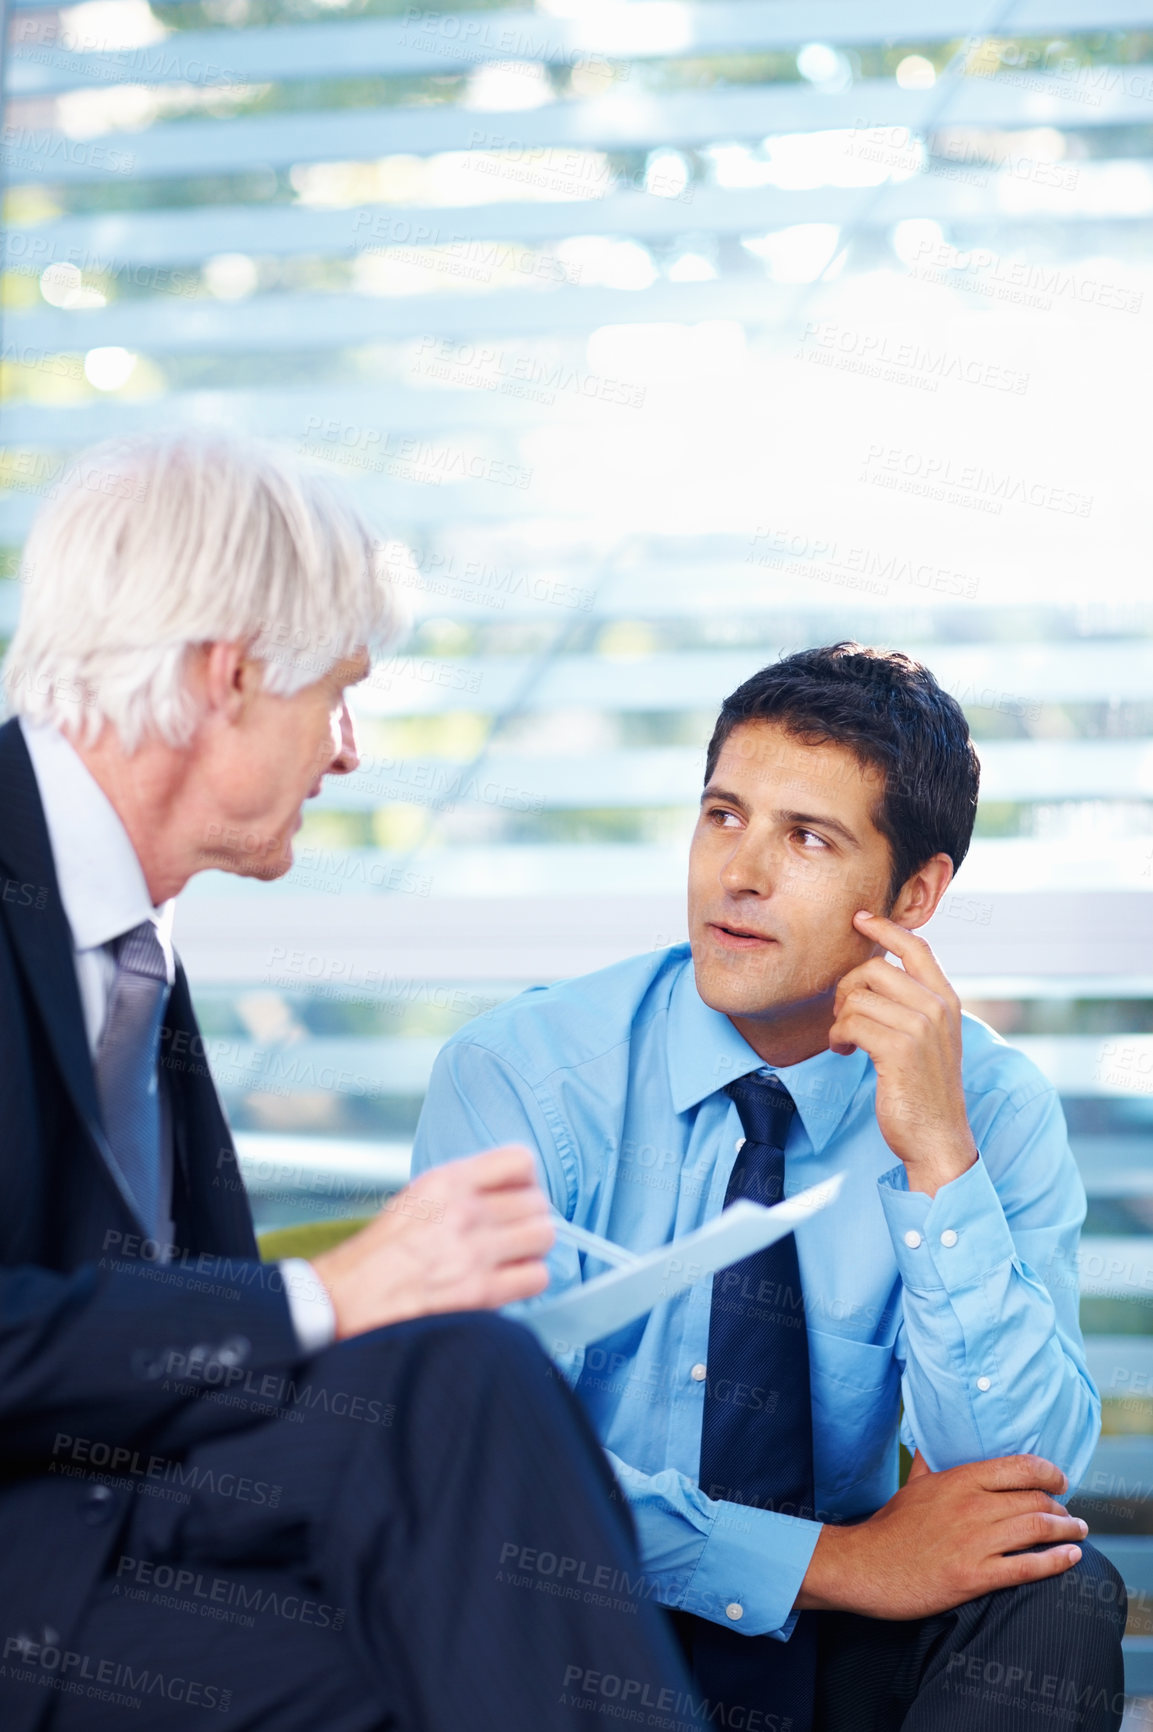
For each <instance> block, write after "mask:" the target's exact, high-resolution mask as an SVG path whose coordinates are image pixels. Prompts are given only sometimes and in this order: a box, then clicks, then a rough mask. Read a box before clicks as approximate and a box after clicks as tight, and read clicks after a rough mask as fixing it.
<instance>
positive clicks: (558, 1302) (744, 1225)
mask: <svg viewBox="0 0 1153 1732" xmlns="http://www.w3.org/2000/svg"><path fill="white" fill-rule="evenodd" d="M840 1188H841V1174H840V1173H836V1174H834V1176H833V1177H832V1178H831V1179H824V1180H822V1182H821V1183H820V1184H819V1185H811V1186H810V1187H809V1189H808V1190H807V1191H801V1192H799V1193H798V1194H797V1196H795V1197H789V1198H788V1199H787V1200H786V1201H785V1202H783V1203H777V1204H776V1205H775V1206H774V1207H773V1208H771V1209H766V1208H763V1207H762V1206H761V1204H759V1203H749V1202H740V1203H733V1204H732V1206H731V1207H730V1208H728V1209H725V1210H724V1211H723V1212H722V1213H721V1214H720V1215H718V1216H717V1217H716V1219H715V1220H714V1221H709V1222H707V1223H706V1225H705V1226H703V1227H698V1228H697V1229H696V1231H695V1232H693V1233H686V1234H684V1235H683V1237H682V1238H680V1239H674V1240H673V1241H672V1243H671V1244H670V1245H662V1246H661V1247H660V1249H659V1250H657V1251H650V1252H649V1253H648V1254H647V1256H643V1257H640V1258H638V1260H637V1262H636V1263H634V1264H633V1265H632V1266H631V1267H630V1268H625V1269H612V1270H610V1271H609V1273H608V1274H607V1275H597V1276H595V1277H594V1279H593V1280H591V1281H584V1282H582V1283H581V1285H580V1286H579V1287H570V1288H569V1289H568V1290H567V1291H566V1292H564V1293H561V1294H559V1295H558V1297H557V1298H555V1299H548V1298H545V1299H543V1300H542V1301H541V1302H540V1303H539V1304H536V1305H533V1306H531V1307H530V1308H528V1309H526V1310H524V1311H521V1310H520V1309H519V1307H518V1310H517V1313H516V1315H517V1317H518V1319H519V1321H520V1322H522V1323H524V1324H525V1325H526V1327H527V1328H529V1329H531V1330H533V1331H534V1332H535V1334H536V1335H537V1336H539V1338H540V1340H541V1342H542V1343H543V1344H544V1346H545V1348H546V1349H547V1350H548V1352H549V1353H552V1354H554V1355H559V1354H562V1353H566V1352H569V1351H571V1350H572V1349H573V1348H576V1347H585V1346H587V1345H588V1343H589V1342H590V1341H599V1340H601V1339H602V1338H603V1337H604V1336H606V1335H612V1334H614V1333H615V1331H616V1330H618V1329H623V1328H624V1326H625V1324H626V1323H631V1322H632V1321H633V1319H634V1318H635V1317H642V1316H643V1315H644V1314H645V1312H646V1311H651V1310H652V1308H653V1306H654V1305H659V1304H660V1303H661V1301H662V1300H665V1299H671V1298H673V1297H674V1295H675V1294H677V1293H680V1292H683V1290H684V1289H685V1288H686V1287H691V1286H692V1285H693V1283H694V1282H695V1281H703V1280H704V1279H705V1278H706V1276H709V1275H714V1274H715V1273H716V1271H717V1270H718V1269H724V1268H727V1266H728V1265H729V1264H730V1263H739V1262H740V1261H741V1260H742V1258H744V1257H751V1256H752V1254H753V1252H754V1251H761V1250H763V1249H764V1247H765V1246H766V1245H771V1244H773V1243H774V1241H775V1240H777V1239H783V1238H784V1236H785V1234H786V1233H791V1232H792V1231H793V1229H794V1228H795V1227H797V1226H799V1225H800V1224H801V1223H802V1222H804V1221H807V1220H808V1219H809V1218H810V1216H812V1215H814V1214H816V1212H817V1210H818V1209H824V1208H827V1207H828V1205H829V1204H830V1203H831V1202H832V1201H833V1198H834V1197H835V1196H836V1195H837V1193H838V1191H839V1190H840Z"/></svg>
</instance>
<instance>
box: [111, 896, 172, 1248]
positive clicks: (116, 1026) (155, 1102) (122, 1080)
mask: <svg viewBox="0 0 1153 1732" xmlns="http://www.w3.org/2000/svg"><path fill="white" fill-rule="evenodd" d="M113 950H114V954H115V957H116V978H115V980H114V981H113V983H112V991H111V993H110V995H109V999H108V1013H107V1015H106V1017H105V1019H104V1030H103V1033H102V1034H101V1037H100V1045H99V1047H98V1049H97V1053H96V1088H97V1093H98V1094H99V1096H100V1110H101V1114H102V1116H103V1119H104V1131H105V1134H106V1136H107V1138H108V1144H109V1147H110V1148H111V1150H112V1155H113V1159H114V1160H115V1162H116V1165H117V1166H118V1168H119V1169H120V1173H121V1176H122V1177H123V1179H124V1182H125V1184H126V1186H127V1187H128V1190H129V1191H130V1192H131V1195H132V1199H133V1202H134V1203H135V1206H136V1213H137V1215H138V1217H139V1219H140V1223H141V1225H142V1226H143V1228H144V1231H145V1232H146V1233H147V1234H148V1236H149V1237H150V1238H155V1237H157V1236H158V1235H159V1234H160V1233H161V1231H162V1225H163V1223H162V1220H161V1215H162V1208H161V1204H162V1198H161V1195H160V1191H161V1150H160V1091H159V1087H158V1077H157V1061H158V1059H159V1055H160V1027H161V1024H162V1023H163V1021H164V1010H165V1006H166V1005H167V1003H168V992H169V986H170V972H169V962H168V957H167V955H166V953H165V950H164V947H163V945H162V944H161V942H160V939H159V937H158V936H157V932H156V927H155V926H154V925H153V923H152V921H151V920H145V921H142V922H141V924H140V925H139V926H134V927H133V928H132V930H131V932H125V933H124V934H123V935H122V936H121V937H120V938H118V939H117V940H116V943H115V945H114V947H113Z"/></svg>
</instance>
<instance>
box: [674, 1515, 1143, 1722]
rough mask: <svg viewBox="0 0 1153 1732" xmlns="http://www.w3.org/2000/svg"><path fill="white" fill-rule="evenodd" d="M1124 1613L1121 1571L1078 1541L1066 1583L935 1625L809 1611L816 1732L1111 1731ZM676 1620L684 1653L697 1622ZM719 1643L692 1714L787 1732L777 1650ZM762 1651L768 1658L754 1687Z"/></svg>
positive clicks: (1019, 1593)
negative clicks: (1077, 1555) (1079, 1551)
mask: <svg viewBox="0 0 1153 1732" xmlns="http://www.w3.org/2000/svg"><path fill="white" fill-rule="evenodd" d="M1125 1610H1126V1600H1125V1588H1124V1585H1123V1583H1122V1581H1121V1578H1120V1576H1119V1575H1118V1574H1117V1571H1116V1570H1115V1569H1114V1568H1113V1565H1112V1564H1111V1563H1110V1562H1109V1561H1108V1559H1107V1558H1105V1557H1103V1556H1102V1555H1101V1553H1100V1552H1098V1551H1096V1550H1095V1549H1094V1547H1093V1546H1091V1545H1087V1544H1084V1543H1082V1555H1081V1561H1080V1563H1079V1564H1076V1565H1075V1566H1074V1567H1073V1569H1071V1570H1069V1571H1067V1572H1066V1573H1065V1574H1064V1575H1062V1576H1053V1577H1050V1578H1048V1579H1047V1580H1046V1581H1043V1582H1030V1583H1026V1584H1025V1585H1023V1586H1021V1587H1017V1588H1003V1589H1001V1590H999V1591H998V1592H997V1593H994V1594H986V1595H984V1596H982V1598H980V1599H977V1600H970V1601H968V1602H967V1603H966V1604H965V1605H962V1606H958V1607H957V1608H956V1610H955V1611H952V1612H943V1613H941V1614H940V1615H938V1616H936V1617H931V1618H916V1619H912V1620H909V1621H907V1622H906V1621H902V1622H896V1621H893V1622H890V1621H888V1620H885V1619H881V1618H864V1617H858V1616H857V1615H855V1614H854V1613H850V1612H807V1613H804V1614H802V1616H803V1618H806V1619H810V1620H812V1621H813V1623H814V1624H815V1627H816V1641H817V1683H816V1692H815V1699H814V1702H813V1715H812V1726H813V1732H898V1729H900V1732H1021V1729H1024V1728H1043V1729H1044V1732H1116V1729H1117V1727H1119V1726H1120V1724H1121V1717H1122V1713H1123V1711H1124V1706H1125V1697H1124V1691H1125V1684H1124V1671H1123V1667H1122V1661H1121V1636H1122V1633H1123V1631H1124V1628H1125ZM672 1616H673V1623H674V1628H675V1629H676V1632H677V1634H678V1637H679V1639H680V1641H681V1643H682V1647H683V1648H684V1650H685V1653H686V1655H689V1656H691V1654H692V1651H693V1647H694V1635H695V1633H696V1632H695V1626H697V1625H698V1624H699V1623H700V1622H701V1620H699V1619H697V1618H694V1617H690V1616H688V1615H687V1614H685V1613H683V1612H674V1613H673V1614H672ZM718 1635H719V1638H720V1640H719V1641H717V1640H716V1639H714V1637H713V1634H712V1630H710V1631H709V1639H708V1641H707V1643H706V1644H704V1647H703V1652H704V1654H705V1656H706V1663H707V1665H708V1667H709V1675H704V1671H703V1668H700V1667H698V1668H697V1671H696V1676H695V1678H694V1684H695V1694H694V1697H693V1702H694V1703H695V1704H696V1709H697V1714H698V1717H699V1718H701V1719H703V1720H704V1721H705V1723H706V1724H712V1722H711V1721H710V1720H709V1719H708V1715H709V1714H714V1715H715V1716H716V1723H717V1724H718V1725H745V1726H757V1727H759V1728H760V1729H761V1732H792V1727H793V1726H795V1722H793V1721H792V1719H791V1715H790V1713H789V1711H788V1709H789V1706H790V1704H789V1701H788V1691H789V1685H788V1681H787V1678H786V1677H785V1676H784V1675H783V1674H782V1673H781V1671H780V1664H781V1660H780V1656H781V1651H782V1644H781V1643H779V1642H775V1641H774V1640H773V1639H772V1638H771V1637H767V1636H752V1637H749V1636H744V1637H742V1636H739V1635H738V1634H737V1633H736V1632H735V1631H732V1630H721V1629H719V1627H718ZM787 1649H788V1644H784V1650H785V1652H787ZM756 1651H759V1652H760V1653H762V1654H763V1655H764V1656H765V1666H764V1671H763V1673H762V1674H761V1680H762V1681H761V1685H760V1687H759V1688H758V1677H757V1660H756V1659H754V1658H753V1652H756ZM774 1679H776V1680H778V1682H776V1683H774V1682H773V1680H774ZM702 1698H707V1703H708V1705H707V1707H704V1706H703V1703H702ZM719 1703H721V1704H723V1707H721V1708H720V1709H719V1711H718V1704H719ZM738 1709H740V1710H743V1712H736V1710H738ZM758 1714H759V1718H755V1717H754V1716H755V1715H758ZM685 1718H686V1720H689V1719H690V1718H691V1716H689V1715H686V1716H685Z"/></svg>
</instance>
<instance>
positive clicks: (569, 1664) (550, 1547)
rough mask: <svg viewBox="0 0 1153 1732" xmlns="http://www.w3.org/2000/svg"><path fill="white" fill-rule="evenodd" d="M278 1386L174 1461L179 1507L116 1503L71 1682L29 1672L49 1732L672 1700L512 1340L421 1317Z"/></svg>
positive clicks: (457, 1729)
mask: <svg viewBox="0 0 1153 1732" xmlns="http://www.w3.org/2000/svg"><path fill="white" fill-rule="evenodd" d="M294 1384H295V1387H294V1390H293V1391H292V1392H291V1393H290V1394H289V1396H288V1398H287V1399H285V1398H284V1397H281V1398H280V1411H279V1412H278V1413H277V1415H276V1417H275V1418H272V1419H268V1418H264V1417H260V1418H258V1419H256V1420H255V1421H254V1424H253V1425H252V1426H251V1427H250V1428H247V1429H245V1430H244V1431H242V1432H240V1433H239V1434H235V1433H234V1434H233V1435H230V1436H228V1437H222V1438H220V1439H219V1440H216V1441H214V1442H213V1443H211V1444H210V1445H207V1446H198V1447H197V1448H196V1449H195V1451H194V1452H193V1453H192V1454H190V1455H189V1456H188V1458H187V1459H186V1461H185V1462H184V1463H183V1464H182V1467H181V1479H180V1481H179V1483H181V1484H183V1486H184V1487H185V1488H186V1495H187V1501H186V1502H178V1501H166V1500H165V1499H164V1498H157V1497H149V1496H140V1497H138V1498H136V1499H134V1500H133V1501H134V1505H135V1507H134V1509H133V1511H132V1514H131V1516H130V1518H129V1520H128V1522H127V1526H126V1528H125V1531H124V1534H123V1536H122V1540H121V1543H120V1545H119V1548H118V1553H117V1556H116V1558H115V1560H114V1564H113V1567H112V1568H111V1569H110V1571H109V1573H108V1577H107V1579H106V1580H105V1581H104V1582H103V1584H102V1586H101V1588H100V1590H99V1593H98V1595H97V1597H96V1599H95V1601H94V1602H93V1603H92V1604H91V1605H90V1607H89V1609H88V1611H87V1614H86V1617H85V1619H84V1621H83V1623H82V1626H81V1627H80V1629H79V1630H78V1631H77V1632H76V1634H75V1636H74V1637H71V1638H70V1639H69V1642H68V1643H67V1644H66V1645H67V1646H68V1647H69V1649H70V1650H71V1652H72V1655H73V1658H72V1660H71V1661H70V1663H69V1665H68V1666H67V1668H65V1667H64V1666H63V1665H62V1663H61V1662H60V1661H59V1660H56V1661H55V1665H54V1670H53V1671H51V1672H48V1673H45V1668H44V1664H43V1659H44V1656H43V1655H41V1656H40V1662H39V1664H38V1665H33V1666H32V1667H30V1668H25V1669H26V1670H28V1671H30V1672H31V1674H32V1676H31V1677H30V1678H29V1680H28V1681H27V1688H29V1689H32V1690H38V1691H39V1692H40V1693H41V1695H42V1696H43V1699H44V1703H45V1712H46V1715H47V1719H46V1724H47V1725H49V1726H50V1727H51V1728H52V1729H53V1732H114V1729H115V1732H123V1728H124V1727H131V1726H139V1727H140V1728H141V1729H142V1732H167V1729H169V1728H171V1729H172V1732H176V1729H180V1732H205V1729H206V1728H208V1727H225V1728H230V1729H231V1732H258V1729H260V1732H273V1729H275V1732H376V1729H383V1728H386V1727H387V1728H397V1729H398V1732H461V1729H462V1728H465V1727H467V1728H469V1732H551V1729H552V1728H556V1729H558V1732H568V1729H575V1728H578V1727H579V1728H585V1727H591V1726H592V1725H594V1724H600V1723H601V1722H598V1720H597V1708H598V1707H599V1705H600V1703H601V1700H602V1696H601V1694H600V1691H599V1681H600V1680H603V1679H604V1678H605V1677H606V1676H607V1677H619V1678H620V1679H621V1681H622V1683H621V1688H623V1686H624V1683H625V1682H626V1681H629V1680H631V1681H633V1683H634V1684H635V1686H636V1688H635V1689H633V1690H630V1692H629V1694H638V1693H641V1692H642V1691H644V1690H647V1691H648V1692H649V1694H650V1697H655V1696H657V1695H659V1693H660V1692H661V1691H662V1690H670V1689H672V1690H676V1689H682V1690H683V1689H684V1688H685V1687H686V1677H685V1674H684V1672H683V1669H682V1665H681V1661H680V1657H679V1655H678V1653H677V1650H676V1645H675V1643H674V1642H673V1641H672V1640H671V1638H670V1636H669V1633H668V1629H667V1626H666V1623H665V1620H664V1618H663V1617H662V1615H661V1613H660V1612H659V1610H658V1609H657V1608H656V1607H655V1606H654V1605H653V1603H652V1602H651V1600H648V1599H646V1598H645V1596H644V1593H643V1589H642V1586H641V1583H640V1571H639V1566H638V1563H637V1559H636V1552H635V1549H634V1543H633V1534H632V1524H631V1518H630V1516H629V1513H628V1508H627V1505H626V1504H625V1503H624V1501H623V1499H622V1498H621V1496H620V1494H619V1492H618V1491H617V1488H616V1486H615V1483H614V1481H613V1479H612V1476H611V1474H610V1473H609V1471H608V1469H607V1466H606V1465H605V1463H604V1458H603V1455H602V1452H601V1449H600V1446H599V1444H598V1443H597V1441H596V1439H595V1437H594V1435H593V1433H592V1431H591V1429H590V1428H589V1426H588V1423H587V1421H586V1420H585V1419H584V1416H583V1414H582V1412H581V1410H580V1409H579V1407H578V1406H577V1404H576V1402H575V1400H574V1398H573V1397H572V1396H571V1394H570V1392H569V1390H568V1389H567V1387H566V1385H565V1383H564V1381H563V1379H561V1377H560V1376H559V1375H558V1374H557V1373H556V1372H555V1371H554V1369H553V1367H552V1366H551V1365H550V1364H549V1362H548V1361H547V1360H546V1359H545V1357H544V1355H543V1354H542V1353H541V1351H540V1349H539V1348H538V1346H537V1344H536V1342H535V1341H534V1340H533V1338H532V1337H531V1336H530V1335H529V1334H528V1332H527V1331H526V1330H524V1329H522V1328H520V1327H519V1326H517V1325H515V1324H512V1323H508V1322H505V1321H503V1320H502V1319H500V1318H497V1317H491V1316H488V1315H481V1314H475V1315H473V1314H470V1315H467V1316H456V1317H448V1318H426V1319H422V1320H420V1321H418V1322H415V1323H408V1324H402V1325H399V1326H397V1327H394V1328H391V1329H385V1330H380V1331H377V1332H375V1333H373V1334H371V1335H366V1336H362V1337H360V1338H358V1339H357V1340H355V1341H350V1342H347V1343H344V1344H342V1345H340V1346H337V1347H335V1348H333V1349H331V1350H329V1351H328V1352H326V1353H324V1354H321V1355H320V1356H318V1357H317V1358H316V1359H314V1360H312V1361H311V1362H310V1363H309V1364H307V1365H306V1366H304V1367H303V1368H302V1369H301V1370H300V1371H299V1373H298V1374H297V1375H296V1377H295V1379H294ZM180 1495H181V1496H184V1495H185V1492H182V1493H181V1494H180ZM60 1567H61V1568H62V1569H66V1568H67V1559H65V1558H62V1559H61V1564H60ZM37 1673H41V1674H43V1675H40V1676H37V1675H36V1674H37ZM590 1680H595V1683H594V1684H593V1685H592V1686H590ZM134 1710H136V1711H134Z"/></svg>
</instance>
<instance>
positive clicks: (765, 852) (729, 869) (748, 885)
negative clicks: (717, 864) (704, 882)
mask: <svg viewBox="0 0 1153 1732" xmlns="http://www.w3.org/2000/svg"><path fill="white" fill-rule="evenodd" d="M720 877H721V887H722V889H724V890H725V891H727V893H728V894H729V895H730V896H736V895H741V894H744V895H748V894H749V893H750V892H751V893H752V894H753V895H755V896H767V895H768V894H769V893H770V891H771V889H772V887H773V882H774V877H775V871H774V862H773V858H772V849H771V848H770V847H769V845H768V844H767V843H766V842H764V841H759V842H758V841H757V840H756V839H754V838H752V837H750V835H749V833H748V831H745V833H744V834H743V835H742V836H741V838H740V840H739V841H738V842H737V843H736V845H735V846H734V848H733V850H732V852H731V853H730V855H729V857H728V859H727V860H726V861H725V863H724V865H723V866H722V867H721V874H720Z"/></svg>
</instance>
